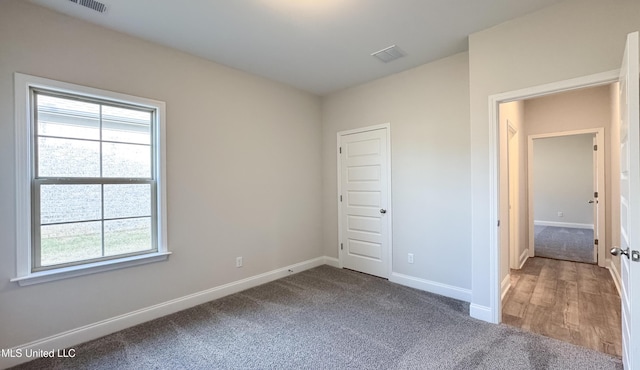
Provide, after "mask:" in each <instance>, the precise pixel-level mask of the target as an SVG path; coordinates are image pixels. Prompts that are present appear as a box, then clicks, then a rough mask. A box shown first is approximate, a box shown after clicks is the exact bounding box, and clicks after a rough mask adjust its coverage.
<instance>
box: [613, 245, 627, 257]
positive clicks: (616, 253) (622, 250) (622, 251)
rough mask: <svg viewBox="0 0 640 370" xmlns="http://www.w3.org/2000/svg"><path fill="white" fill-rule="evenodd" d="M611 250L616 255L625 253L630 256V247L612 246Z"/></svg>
mask: <svg viewBox="0 0 640 370" xmlns="http://www.w3.org/2000/svg"><path fill="white" fill-rule="evenodd" d="M609 252H611V254H613V255H614V256H619V255H621V254H624V255H625V256H627V258H629V248H627V249H620V248H617V247H616V248H611V250H610V251H609Z"/></svg>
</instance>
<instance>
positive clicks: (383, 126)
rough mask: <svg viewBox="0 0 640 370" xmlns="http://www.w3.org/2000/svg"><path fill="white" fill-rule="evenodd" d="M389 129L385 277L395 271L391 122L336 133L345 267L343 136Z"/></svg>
mask: <svg viewBox="0 0 640 370" xmlns="http://www.w3.org/2000/svg"><path fill="white" fill-rule="evenodd" d="M381 129H384V130H387V135H386V137H387V170H388V171H387V172H388V173H387V214H388V215H389V217H387V230H389V231H388V232H389V235H388V243H389V248H388V249H389V250H388V253H387V271H386V273H387V276H385V277H387V278H388V277H389V276H391V274H392V273H393V229H392V228H393V222H392V220H393V206H392V204H391V172H392V169H391V123H389V122H387V123H382V124H379V125H373V126H367V127H360V128H356V129H352V130H345V131H339V132H338V133H337V134H336V138H337V145H336V153H337V155H336V157H337V158H336V161H337V165H336V168H337V170H338V176H337V179H338V187H337V189H338V192H337V193H338V194H337V197H336V202H337V203H338V261H339V262H338V264H339V266H338V267H340V268H343V267H344V263H343V253H342V250H341V249H340V243H341V241H342V202H341V201H340V194H341V193H342V161H341V156H340V153H339V148H341V146H342V137H343V136H346V135H351V134H358V133H363V132H369V131H375V130H381Z"/></svg>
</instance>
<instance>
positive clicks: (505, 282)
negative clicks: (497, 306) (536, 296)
mask: <svg viewBox="0 0 640 370" xmlns="http://www.w3.org/2000/svg"><path fill="white" fill-rule="evenodd" d="M509 289H511V274H507V276H505V277H504V279H502V284H500V291H501V292H502V293H500V300H501V301H503V300H504V296H505V295H507V292H508V291H509Z"/></svg>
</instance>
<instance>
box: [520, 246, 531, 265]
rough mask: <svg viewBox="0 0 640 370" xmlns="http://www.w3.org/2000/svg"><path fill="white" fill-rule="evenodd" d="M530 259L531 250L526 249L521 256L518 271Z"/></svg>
mask: <svg viewBox="0 0 640 370" xmlns="http://www.w3.org/2000/svg"><path fill="white" fill-rule="evenodd" d="M528 259H529V248H527V249H525V250H524V251H523V252H522V254H521V255H520V259H519V260H518V262H519V263H518V266H519V267H518V270H519V269H521V268H522V266H524V264H525V263H526V262H527V260H528Z"/></svg>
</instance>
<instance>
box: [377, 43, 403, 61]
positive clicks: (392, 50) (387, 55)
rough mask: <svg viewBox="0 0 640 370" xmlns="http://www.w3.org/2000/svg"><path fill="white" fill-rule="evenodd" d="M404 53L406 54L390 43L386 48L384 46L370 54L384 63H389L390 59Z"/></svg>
mask: <svg viewBox="0 0 640 370" xmlns="http://www.w3.org/2000/svg"><path fill="white" fill-rule="evenodd" d="M405 55H406V54H405V53H404V52H403V51H402V50H400V48H398V47H397V46H395V45H391V46H389V47H388V48H384V49H382V50H380V51H376V52H375V53H373V54H371V56H374V57H376V58H378V59H380V60H381V61H382V62H384V63H389V62H390V61H392V60H396V59H398V58H401V57H403V56H405Z"/></svg>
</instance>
